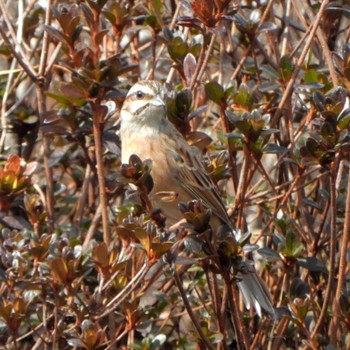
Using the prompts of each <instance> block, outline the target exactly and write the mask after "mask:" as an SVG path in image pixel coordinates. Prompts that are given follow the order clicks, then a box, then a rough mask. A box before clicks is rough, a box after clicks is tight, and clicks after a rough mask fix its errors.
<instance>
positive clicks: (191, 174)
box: [171, 140, 231, 226]
mask: <svg viewBox="0 0 350 350" xmlns="http://www.w3.org/2000/svg"><path fill="white" fill-rule="evenodd" d="M176 145H177V147H176V151H173V152H171V153H172V157H173V159H174V161H175V162H176V163H177V167H176V169H177V172H176V174H174V176H176V177H177V180H178V182H179V183H180V184H181V186H182V187H183V188H184V190H185V191H186V192H187V193H188V194H189V195H190V196H192V197H193V199H197V200H198V199H200V200H201V201H202V202H203V204H204V205H205V206H206V207H207V208H209V209H211V210H212V213H213V214H214V215H216V216H217V217H218V218H219V219H220V220H222V221H223V222H224V223H226V224H228V225H229V226H231V225H230V219H229V217H228V215H227V212H226V208H225V206H224V204H223V202H222V199H221V197H220V195H219V192H218V189H217V187H216V185H215V184H214V183H213V181H212V180H211V178H210V177H209V175H208V173H207V172H206V170H205V168H204V166H203V164H202V163H201V160H200V158H199V156H198V155H197V154H196V152H195V151H194V149H193V148H192V147H191V146H189V145H188V144H187V143H186V141H185V140H183V142H179V140H177V143H176Z"/></svg>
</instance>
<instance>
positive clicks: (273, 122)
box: [270, 0, 329, 128]
mask: <svg viewBox="0 0 350 350" xmlns="http://www.w3.org/2000/svg"><path fill="white" fill-rule="evenodd" d="M328 3H329V0H324V1H323V2H322V5H321V6H320V10H319V12H318V14H317V16H316V18H315V22H314V23H313V27H312V30H311V32H310V35H309V38H308V39H307V41H306V43H305V46H304V48H303V51H302V52H301V54H300V57H299V59H298V62H297V64H296V66H295V69H294V71H293V74H292V76H291V78H290V80H289V82H288V84H287V87H286V90H285V92H284V94H283V96H282V99H281V101H280V103H279V105H278V107H277V111H276V113H275V115H274V116H273V118H272V119H271V124H270V127H271V128H273V127H274V126H275V125H276V123H277V121H278V120H279V118H280V116H281V114H282V110H283V108H284V105H285V104H286V102H287V101H288V99H289V98H290V95H291V94H292V90H293V87H294V83H295V81H296V79H297V77H298V74H299V71H300V69H301V67H302V65H303V63H304V60H305V57H306V55H307V53H308V51H309V47H310V45H311V43H312V41H313V39H314V36H315V33H316V31H317V28H318V26H319V24H320V22H321V19H322V16H323V14H324V11H325V10H326V7H327V6H328Z"/></svg>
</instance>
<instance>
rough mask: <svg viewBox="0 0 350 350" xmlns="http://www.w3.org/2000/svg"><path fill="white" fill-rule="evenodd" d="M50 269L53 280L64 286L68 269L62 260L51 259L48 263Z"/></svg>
mask: <svg viewBox="0 0 350 350" xmlns="http://www.w3.org/2000/svg"><path fill="white" fill-rule="evenodd" d="M50 267H51V274H52V276H53V277H54V279H56V280H57V281H59V282H61V283H63V284H65V283H66V282H67V278H68V267H67V264H66V262H65V261H64V260H63V258H56V259H53V260H52V261H51V263H50Z"/></svg>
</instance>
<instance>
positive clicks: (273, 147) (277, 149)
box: [262, 143, 288, 154]
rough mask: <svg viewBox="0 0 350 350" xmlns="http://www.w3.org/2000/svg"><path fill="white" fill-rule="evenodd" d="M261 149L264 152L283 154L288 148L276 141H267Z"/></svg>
mask: <svg viewBox="0 0 350 350" xmlns="http://www.w3.org/2000/svg"><path fill="white" fill-rule="evenodd" d="M262 151H263V152H264V153H273V154H283V153H286V152H287V151H288V148H287V147H282V146H279V145H277V144H276V143H268V144H267V145H265V146H264V147H263V149H262Z"/></svg>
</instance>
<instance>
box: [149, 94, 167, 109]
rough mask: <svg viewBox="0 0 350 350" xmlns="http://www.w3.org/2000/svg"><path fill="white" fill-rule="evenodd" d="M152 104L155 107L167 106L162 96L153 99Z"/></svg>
mask: <svg viewBox="0 0 350 350" xmlns="http://www.w3.org/2000/svg"><path fill="white" fill-rule="evenodd" d="M151 105H153V106H154V107H165V102H164V100H163V99H162V98H161V97H160V96H157V97H156V98H155V99H153V100H152V102H151Z"/></svg>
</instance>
